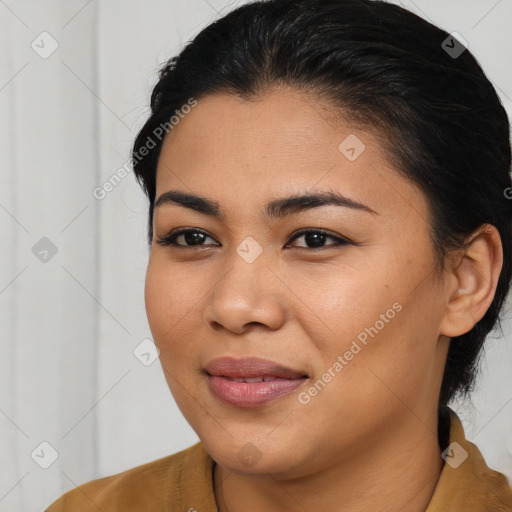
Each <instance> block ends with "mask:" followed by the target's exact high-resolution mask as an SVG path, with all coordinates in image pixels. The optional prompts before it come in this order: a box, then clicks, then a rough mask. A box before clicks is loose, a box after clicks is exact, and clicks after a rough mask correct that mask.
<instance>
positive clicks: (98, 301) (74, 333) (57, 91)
mask: <svg viewBox="0 0 512 512" xmlns="http://www.w3.org/2000/svg"><path fill="white" fill-rule="evenodd" d="M240 3H244V2H235V1H231V2H228V1H222V0H187V1H186V2H185V1H180V0H155V1H153V2H143V1H142V0H130V1H126V0H125V1H121V0H110V1H103V2H100V1H99V0H89V1H87V0H67V1H64V0H46V1H44V2H36V1H35V0H33V1H29V0H17V1H16V0H10V1H8V0H5V1H0V44H1V50H0V105H1V111H0V112H1V117H0V119H1V122H0V154H1V164H0V168H1V174H0V180H1V182H0V185H1V186H0V226H1V248H2V257H1V259H0V329H1V331H0V332H1V357H0V456H1V461H2V464H1V469H0V511H9V512H12V511H14V510H16V511H27V512H28V511H38V510H39V511H41V510H44V509H45V507H46V506H48V505H49V504H50V503H51V502H53V501H54V500H55V499H57V498H58V497H59V496H60V495H61V494H62V493H64V492H65V491H67V490H69V489H71V488H73V487H74V486H76V485H79V484H82V483H84V482H86V481H88V480H91V479H94V478H99V477H102V476H107V475H111V474H114V473H117V472H120V471H123V470H125V469H128V468H131V467H133V466H136V465H139V464H142V463H145V462H149V461H151V460H154V459H156V458H159V457H163V456H166V455H168V454H171V453H175V452H177V451H179V450H182V449H184V448H186V447H187V446H190V445H191V444H193V443H195V442H196V441H197V436H196V435H195V433H194V432H193V431H192V429H191V428H190V427H189V426H188V424H187V423H186V422H185V420H184V419H183V418H182V417H181V414H180V413H179V410H178V409H177V407H176V405H175V403H174V401H173V400H172V397H171V395H170V392H169V391H168V388H167V384H166V382H165V379H164V377H163V374H162V371H161V368H160V365H159V362H158V361H155V363H154V364H151V365H148V366H145V365H144V364H142V363H141V361H140V360H139V359H137V358H136V356H135V354H134V351H135V352H136V353H137V347H138V346H139V345H140V343H141V342H143V340H145V339H147V338H151V333H150V331H149V327H148V324H147V320H146V315H145V310H144V299H143V287H144V275H145V267H146V264H147V248H146V215H147V205H146V200H145V197H144V195H143V193H142V191H141V190H140V188H139V187H138V185H137V184H136V182H135V180H134V178H133V176H132V174H131V172H129V173H128V175H127V176H126V177H124V178H123V179H122V180H120V182H119V184H117V185H116V186H115V187H113V189H112V190H111V191H109V192H108V193H106V195H105V197H103V198H97V197H95V194H94V190H95V189H97V187H101V185H102V184H103V183H104V182H105V181H106V180H107V179H108V178H109V177H111V176H112V175H113V174H116V173H117V174H118V175H122V172H121V173H118V170H119V169H121V168H123V166H125V165H126V163H127V160H128V156H129V149H130V146H131V144H132V142H133V139H134V137H135V135H136V133H137V131H138V129H139V128H140V127H141V126H142V123H143V122H144V120H145V118H146V116H147V113H148V102H149V94H150V92H151V88H152V86H153V85H154V83H155V81H156V71H157V69H158V67H159V65H160V64H161V63H162V62H163V61H164V60H166V59H167V58H169V57H170V56H171V55H174V54H176V53H177V52H178V51H179V50H180V48H181V47H182V46H183V44H184V43H185V42H186V41H187V40H189V39H190V38H191V37H193V35H195V34H196V33H197V32H198V31H199V30H200V29H201V28H202V27H204V26H205V25H206V24H208V23H209V22H211V21H213V20H214V19H215V18H217V17H218V16H220V15H223V14H224V13H226V12H227V11H228V10H230V9H231V8H233V7H234V6H235V5H238V4H240ZM402 3H403V4H404V5H405V6H406V7H408V8H410V9H411V10H413V11H415V12H417V13H418V14H420V15H422V16H425V17H428V18H430V19H432V21H434V22H435V23H438V24H440V25H442V26H443V27H444V28H446V29H447V30H449V31H454V30H455V31H457V32H459V33H460V34H462V35H463V37H464V38H465V39H466V40H467V41H468V42H469V44H470V48H471V50H472V51H473V52H474V53H475V54H476V56H477V57H478V58H479V59H480V60H481V61H482V63H483V65H484V68H485V69H486V70H487V72H488V74H489V76H490V77H491V79H492V80H493V82H494V83H495V84H496V86H497V87H499V91H500V95H501V96H502V98H503V101H504V102H505V103H506V104H507V108H509V112H510V111H511V109H510V107H511V106H512V102H511V101H510V99H509V98H510V97H512V73H511V72H510V71H511V70H510V65H509V60H508V56H509V55H510V54H511V53H512V38H511V33H510V28H509V26H508V20H510V19H511V18H512V4H511V3H510V2H506V1H501V2H496V1H480V0H478V1H476V0H474V1H472V2H467V1H464V2H463V1H462V0H458V1H452V2H450V5H446V2H443V1H442V0H436V1H431V0H429V1H427V0H422V1H421V2H420V1H419V0H416V1H415V2H414V3H413V2H408V1H404V2H402ZM126 168H128V166H126ZM99 195H100V194H98V193H96V196H99ZM508 307H509V308H510V303H509V306H508ZM511 331H512V328H511V322H510V314H509V319H508V320H507V321H506V322H505V324H504V338H502V339H501V338H500V339H492V338H490V340H489V342H488V344H487V352H486V360H485V364H484V366H483V377H482V379H481V381H480V382H481V384H480V387H479V389H478V390H477V391H476V392H475V393H474V396H473V403H472V404H455V405H454V407H455V408H456V409H457V410H458V411H459V413H460V414H461V415H462V416H463V419H464V424H465V427H466V431H467V433H468V436H469V437H470V439H474V441H475V443H477V444H478V446H479V447H481V449H482V451H483V452H484V456H485V457H486V459H487V461H488V463H489V465H491V467H494V468H495V469H498V470H500V471H503V472H505V473H507V475H508V476H509V477H510V478H511V479H512V429H511V425H512V386H511V383H512V377H511V371H510V368H511V362H512V343H511V342H512V332H511ZM497 335H501V332H498V333H497ZM139 350H140V349H139ZM472 436H473V437H472ZM46 466H47V468H46V469H45V467H46Z"/></svg>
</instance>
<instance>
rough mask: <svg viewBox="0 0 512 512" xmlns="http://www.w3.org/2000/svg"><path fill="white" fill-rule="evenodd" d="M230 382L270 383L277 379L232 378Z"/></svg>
mask: <svg viewBox="0 0 512 512" xmlns="http://www.w3.org/2000/svg"><path fill="white" fill-rule="evenodd" d="M230 380H232V381H234V382H248V383H251V382H268V381H271V380H275V377H246V378H234V377H233V378H231V379H230Z"/></svg>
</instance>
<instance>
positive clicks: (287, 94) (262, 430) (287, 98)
mask: <svg viewBox="0 0 512 512" xmlns="http://www.w3.org/2000/svg"><path fill="white" fill-rule="evenodd" d="M330 112H331V110H330V109H329V108H328V106H327V105H324V104H321V103H319V102H318V101H317V100H315V98H314V97H312V96H309V95H306V94H305V93H301V92H298V91H294V90H290V89H283V88H281V89H279V88H276V89H274V90H272V91H270V92H268V93H267V94H265V95H264V96H263V97H262V98H261V99H260V100H259V101H256V102H248V101H244V100H242V99H240V98H238V97H236V96H234V95H229V94H215V95H210V96H207V97H205V98H203V99H200V100H199V101H198V103H197V106H195V107H194V108H192V109H191V111H190V113H188V114H187V115H186V116H184V117H183V118H182V119H181V120H180V122H179V124H178V125H176V126H175V127H174V128H173V130H172V131H171V132H170V133H169V134H168V136H167V137H166V139H165V141H164V144H163V147H162V152H161V155H160V159H159V163H158V169H157V188H156V200H157V204H158V206H156V207H155V212H154V224H153V228H154V238H153V243H152V247H151V253H150V259H149V264H148V269H147V276H146V292H145V300H146V308H147V315H148V320H149V324H150V327H151V331H152V334H153V337H154V340H155V343H156V345H157V346H158V348H159V349H160V361H161V365H162V368H163V370H164V374H165V377H166V380H167V382H168V385H169V388H170V390H171V392H172V394H173V396H174V398H175V400H176V402H177V404H178V406H179V408H180V410H181V411H182V413H183V415H184V416H185V418H186V419H187V421H188V422H189V424H190V425H191V426H192V428H193V429H194V430H195V432H196V433H197V435H198V436H199V438H200V439H201V441H202V442H203V443H204V445H205V447H206V448H207V450H208V451H209V453H210V454H211V456H212V457H213V458H214V460H216V461H217V462H218V463H219V464H220V465H221V466H224V467H226V468H229V469H230V470H233V471H236V472H240V473H250V474H263V473H266V472H271V473H274V474H282V475H288V476H300V475H305V474H307V473H308V472H312V471H316V470H320V469H321V468H322V467H327V466H329V465H331V464H333V463H335V462H336V461H339V460H342V459H349V458H350V457H353V456H355V454H356V453H361V450H363V449H366V448H368V447H369V446H371V445H374V444H375V443H378V442H380V441H381V440H382V439H383V438H385V437H386V436H389V435H390V433H392V432H393V429H395V428H399V426H400V425H404V424H405V423H406V422H407V421H409V419H410V418H411V417H412V418H414V420H413V421H416V422H418V417H419V418H422V419H423V420H424V421H425V422H427V421H428V420H427V418H429V417H432V418H433V415H435V413H436V411H437V399H438V393H439V385H440V381H441V377H442V372H443V366H444V358H445V355H446V353H445V348H446V347H445V346H444V345H443V344H442V341H443V338H444V337H443V336H441V335H440V333H439V325H440V323H441V320H442V317H443V314H444V313H445V305H446V301H447V298H446V296H445V295H446V293H444V292H443V286H442V279H439V276H437V277H436V274H435V272H434V252H433V248H432V243H431V240H430V237H429V224H428V221H427V219H428V209H427V201H426V198H425V196H424V194H423V193H422V192H421V190H420V189H418V188H417V187H416V186H415V185H414V184H413V183H412V182H410V181H409V180H407V179H405V178H404V177H402V176H400V175H399V174H398V173H397V172H396V171H395V170H394V169H393V168H392V167H391V166H390V164H389V163H388V161H387V160H386V157H385V153H384V150H383V148H382V147H381V146H380V145H379V143H378V142H377V138H376V136H375V135H374V134H372V133H370V132H367V131H362V130H360V129H357V128H355V127H353V126H350V125H349V124H346V123H344V122H343V121H341V120H340V119H339V118H338V119H337V120H336V121H334V117H333V116H332V115H331V114H330ZM171 191H174V192H180V193H181V194H190V195H194V196H200V197H202V198H206V199H208V200H209V201H211V202H213V205H210V206H215V207H217V209H218V212H214V211H213V210H214V209H215V208H210V209H209V210H208V211H207V210H206V209H205V208H202V211H199V209H200V208H197V209H196V208H194V207H193V206H194V205H197V201H196V202H192V201H188V202H187V204H183V203H184V202H185V201H183V200H180V197H181V199H183V197H184V196H183V195H182V196H177V195H172V194H167V195H165V194H166V193H168V192H171ZM321 194H323V195H324V199H325V197H328V196H327V194H332V195H331V196H329V197H330V198H331V199H332V198H333V197H335V195H337V197H338V202H337V203H336V204H335V203H334V202H331V203H329V202H328V201H324V204H321V203H322V202H321V201H318V200H310V201H309V202H307V201H299V200H295V201H293V202H287V203H276V204H274V207H273V208H267V205H268V204H269V203H271V202H276V201H278V200H280V199H283V198H288V197H291V196H304V195H321ZM187 205H188V206H187ZM203 206H204V205H203ZM184 229H186V230H187V231H188V232H187V233H185V234H183V230H184ZM304 230H306V231H309V233H306V234H304V233H303V231H304ZM178 231H180V232H181V234H177V232H178ZM219 358H229V359H227V360H224V361H218V359H219ZM252 358H257V359H258V360H256V361H255V360H254V359H252ZM260 359H262V360H265V361H266V362H265V361H261V360H260ZM216 360H217V361H216ZM277 365H278V366H277ZM281 367H284V368H286V369H288V370H289V371H288V373H287V372H285V371H284V370H283V369H282V368H281ZM263 377H267V378H266V379H265V380H264V381H261V380H262V378H263ZM246 378H249V382H246V381H245V379H246ZM242 379H243V382H240V380H242ZM252 380H256V381H259V382H252ZM267 381H268V382H267ZM411 410H414V412H415V414H411Z"/></svg>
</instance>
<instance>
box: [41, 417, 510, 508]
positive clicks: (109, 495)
mask: <svg viewBox="0 0 512 512" xmlns="http://www.w3.org/2000/svg"><path fill="white" fill-rule="evenodd" d="M450 416H451V422H450V430H449V435H450V439H449V442H450V446H449V447H448V448H447V450H448V451H447V454H446V457H447V458H446V459H445V460H446V461H447V462H445V464H444V467H443V470H442V472H441V475H440V477H439V481H438V483H437V486H436V489H435V491H434V495H433V496H432V499H431V501H430V503H429V505H428V507H427V510H426V511H425V512H512V489H511V487H510V485H509V483H508V481H507V479H506V477H505V475H503V474H502V473H498V472H497V471H493V470H492V469H490V468H489V467H488V466H487V464H486V463H485V461H484V459H483V457H482V455H481V453H480V451H479V450H478V448H477V447H476V446H475V445H474V444H473V443H471V442H469V441H467V440H466V437H465V435H464V429H463V427H462V423H461V421H460V419H459V418H458V416H457V415H456V414H455V413H454V412H453V411H452V410H450ZM454 442H455V443H458V445H453V444H451V443H454ZM466 453H467V457H466V455H465V454H466ZM456 466H458V467H456ZM212 469H213V461H212V459H211V457H210V456H209V455H208V453H207V452H206V450H205V448H204V446H203V445H202V444H201V443H197V444H195V445H193V446H191V447H190V448H187V449H186V450H183V451H181V452H179V453H176V454H174V455H169V456H167V457H164V458H161V459H158V460H155V461H153V462H149V463H147V464H143V465H141V466H137V467H134V468H132V469H129V470H127V471H124V472H122V473H118V474H116V475H112V476H108V477H105V478H100V479H97V480H92V481H90V482H87V483H85V484H83V485H80V486H79V487H77V488H76V489H72V490H71V491H68V492H67V493H66V494H64V495H63V496H61V497H60V498H59V499H58V500H57V501H56V502H54V503H53V504H52V505H50V507H49V508H47V509H46V512H135V511H137V512H157V511H158V512H164V511H165V512H218V509H217V506H216V504H215V496H214V493H213V481H212Z"/></svg>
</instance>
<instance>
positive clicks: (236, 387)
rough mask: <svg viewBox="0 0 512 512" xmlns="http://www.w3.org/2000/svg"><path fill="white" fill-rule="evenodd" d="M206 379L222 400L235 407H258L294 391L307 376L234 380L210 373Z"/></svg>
mask: <svg viewBox="0 0 512 512" xmlns="http://www.w3.org/2000/svg"><path fill="white" fill-rule="evenodd" d="M208 380H209V381H210V389H211V390H212V391H213V393H214V394H215V395H217V396H218V397H219V398H220V399H221V400H223V401H224V402H226V403H228V404H230V405H236V406H237V407H258V406H260V405H264V404H266V403H268V402H270V401H271V400H274V399H276V398H279V397H280V396H284V395H287V394H289V393H291V392H292V391H295V390H296V389H297V388H298V387H300V386H302V384H304V382H305V381H306V380H307V378H306V377H303V378H300V379H280V378H276V379H274V380H270V381H267V382H264V381H263V382H236V381H234V380H231V379H228V378H226V377H220V376H215V375H210V376H209V377H208Z"/></svg>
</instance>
